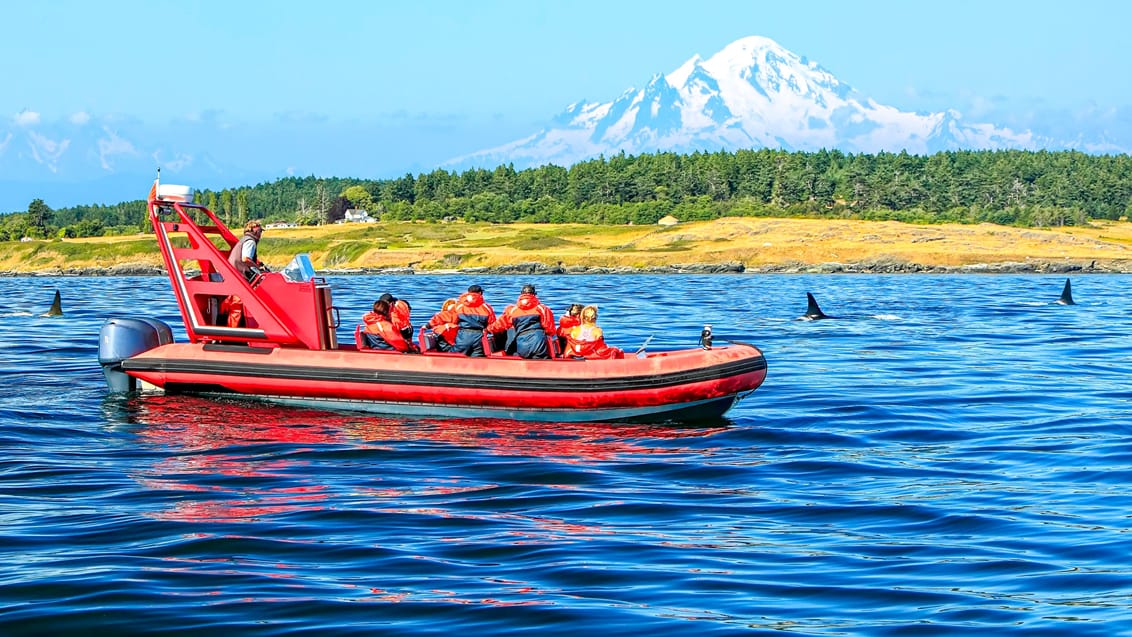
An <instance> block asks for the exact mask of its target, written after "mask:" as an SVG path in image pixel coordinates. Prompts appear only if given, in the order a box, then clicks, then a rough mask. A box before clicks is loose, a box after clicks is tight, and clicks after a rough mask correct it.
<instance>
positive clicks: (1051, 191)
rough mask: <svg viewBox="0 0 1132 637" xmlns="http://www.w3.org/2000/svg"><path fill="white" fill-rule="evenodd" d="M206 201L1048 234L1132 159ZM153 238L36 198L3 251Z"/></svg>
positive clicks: (809, 159) (901, 162) (729, 155)
mask: <svg viewBox="0 0 1132 637" xmlns="http://www.w3.org/2000/svg"><path fill="white" fill-rule="evenodd" d="M139 189H141V188H140V187H139ZM196 202H197V203H202V204H205V205H207V206H208V207H209V208H210V209H212V210H213V211H215V212H217V213H218V214H219V215H220V216H221V218H223V219H225V220H226V222H227V223H228V224H229V225H231V226H234V227H239V226H242V225H243V223H244V221H246V220H247V219H250V218H258V219H263V220H264V221H266V222H269V223H270V222H290V223H297V224H301V225H314V224H320V223H333V222H335V221H338V220H341V219H342V218H343V217H344V215H345V212H346V210H347V209H351V208H356V209H363V210H366V211H368V212H369V214H370V216H372V217H375V218H377V219H387V220H424V221H456V220H463V221H468V222H490V223H513V222H524V223H583V224H629V223H632V224H653V223H656V222H657V221H658V220H659V219H661V218H662V217H665V216H667V215H673V216H675V217H676V218H677V219H679V220H680V221H694V220H707V219H715V218H718V217H727V216H748V217H750V216H758V217H816V218H838V219H845V218H852V219H868V220H898V221H905V222H910V223H919V224H932V223H984V222H989V223H994V224H1000V225H1014V226H1036V227H1050V226H1061V225H1080V224H1083V223H1085V222H1087V221H1088V220H1089V219H1113V220H1115V219H1125V218H1127V216H1128V215H1129V212H1130V210H1132V158H1130V157H1129V156H1128V155H1089V154H1086V153H1081V152H1075V151H1057V152H1047V151H1036V152H1034V151H1014V150H1010V151H947V152H941V153H936V154H933V155H928V156H922V155H911V154H908V153H903V152H902V153H877V154H846V153H842V152H839V151H836V150H828V151H827V150H823V151H818V152H789V151H783V150H771V149H762V150H741V151H736V152H716V153H702V152H697V153H692V154H676V153H668V152H665V153H656V154H645V155H639V156H630V155H624V154H621V155H617V156H614V157H609V158H605V157H602V158H598V159H593V160H589V161H585V162H581V163H578V164H575V165H573V166H571V167H570V168H563V167H560V166H554V165H546V166H541V167H538V168H531V169H526V170H515V169H514V168H513V167H511V166H509V165H508V166H500V167H497V168H495V169H493V170H487V169H472V170H466V171H463V172H459V173H457V172H449V171H446V170H443V169H437V170H434V171H432V172H430V173H427V174H424V173H422V174H419V175H416V176H414V175H411V174H406V175H404V176H403V177H398V178H394V179H382V180H362V179H346V178H319V177H313V176H311V177H288V178H284V179H279V180H277V181H273V182H270V183H261V184H258V185H255V186H248V187H240V188H229V189H223V190H218V191H213V190H200V191H197V192H196ZM147 230H148V221H147V220H146V216H145V202H144V201H142V200H137V201H129V202H123V203H118V204H113V205H87V206H74V207H69V208H60V209H57V210H52V209H50V208H49V207H47V206H46V204H44V202H43V200H42V199H36V200H34V201H32V202H31V203H29V205H28V209H27V211H26V212H22V213H21V212H17V213H12V214H9V215H5V216H4V217H0V240H19V239H20V238H22V237H31V238H55V237H60V238H62V237H86V236H100V235H113V234H126V233H136V232H139V231H147Z"/></svg>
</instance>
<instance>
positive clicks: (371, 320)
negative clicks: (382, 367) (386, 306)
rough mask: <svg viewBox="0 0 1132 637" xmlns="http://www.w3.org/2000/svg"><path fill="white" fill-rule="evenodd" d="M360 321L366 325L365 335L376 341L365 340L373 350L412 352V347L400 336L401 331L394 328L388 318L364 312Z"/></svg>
mask: <svg viewBox="0 0 1132 637" xmlns="http://www.w3.org/2000/svg"><path fill="white" fill-rule="evenodd" d="M362 321H363V322H365V324H366V329H365V333H366V334H372V335H374V336H376V337H377V338H376V339H366V342H368V343H370V344H371V347H373V348H374V349H392V350H397V351H398V352H410V351H413V347H412V346H411V345H409V343H408V342H407V341H406V340H405V337H403V336H401V330H399V329H397V328H396V327H394V325H393V322H392V321H390V320H389V319H388V318H386V317H384V316H381V315H380V314H375V313H373V312H366V314H365V316H363V317H362Z"/></svg>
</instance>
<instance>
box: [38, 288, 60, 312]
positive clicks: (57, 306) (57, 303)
mask: <svg viewBox="0 0 1132 637" xmlns="http://www.w3.org/2000/svg"><path fill="white" fill-rule="evenodd" d="M43 315H44V316H63V301H62V299H61V298H60V296H59V290H55V300H54V301H52V302H51V309H49V310H47V312H45V313H44V314H43Z"/></svg>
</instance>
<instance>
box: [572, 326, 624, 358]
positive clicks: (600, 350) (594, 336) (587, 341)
mask: <svg viewBox="0 0 1132 637" xmlns="http://www.w3.org/2000/svg"><path fill="white" fill-rule="evenodd" d="M566 348H567V354H568V355H570V356H581V357H582V358H625V353H624V352H623V351H621V350H620V349H619V348H616V347H610V346H608V345H606V344H605V337H604V336H603V335H602V332H601V328H600V327H598V326H597V325H595V324H593V323H589V324H582V325H578V326H576V327H574V328H573V329H571V330H570V335H569V336H568V337H567V346H566Z"/></svg>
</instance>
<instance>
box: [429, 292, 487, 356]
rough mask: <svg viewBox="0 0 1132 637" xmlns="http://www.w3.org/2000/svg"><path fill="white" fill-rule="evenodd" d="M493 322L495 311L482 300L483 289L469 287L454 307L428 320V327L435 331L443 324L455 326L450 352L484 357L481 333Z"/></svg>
mask: <svg viewBox="0 0 1132 637" xmlns="http://www.w3.org/2000/svg"><path fill="white" fill-rule="evenodd" d="M493 321H495V309H494V308H492V307H491V304H489V303H488V302H487V301H484V300H483V288H482V287H480V286H478V285H470V286H468V291H467V293H465V294H462V295H460V298H459V299H457V300H456V306H455V307H453V308H452V309H450V310H441V311H439V312H437V313H436V315H435V316H433V317H432V319H431V320H429V322H428V326H429V327H431V328H433V329H436V328H437V327H438V326H441V325H445V324H450V325H455V326H456V338H455V339H454V340H453V342H452V351H454V352H460V353H461V354H464V355H465V356H486V354H485V353H484V351H483V332H484V328H486V327H487V326H488V325H490V324H491V323H492V322H493Z"/></svg>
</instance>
